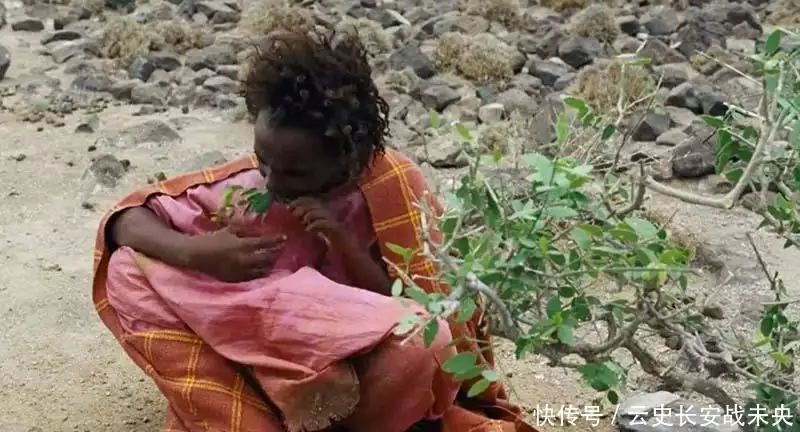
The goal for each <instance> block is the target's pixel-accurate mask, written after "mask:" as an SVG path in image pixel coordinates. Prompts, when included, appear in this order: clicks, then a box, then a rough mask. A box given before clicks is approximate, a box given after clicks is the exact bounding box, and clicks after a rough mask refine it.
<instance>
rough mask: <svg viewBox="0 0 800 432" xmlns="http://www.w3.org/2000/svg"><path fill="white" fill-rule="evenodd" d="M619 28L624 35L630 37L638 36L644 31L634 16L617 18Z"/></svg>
mask: <svg viewBox="0 0 800 432" xmlns="http://www.w3.org/2000/svg"><path fill="white" fill-rule="evenodd" d="M616 21H617V26H619V29H620V30H622V32H623V33H625V34H627V35H629V36H636V35H637V34H639V33H640V32H641V31H642V27H641V25H639V20H638V19H637V18H636V16H634V15H623V16H618V17H617V18H616Z"/></svg>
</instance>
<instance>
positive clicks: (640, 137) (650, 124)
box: [631, 109, 672, 141]
mask: <svg viewBox="0 0 800 432" xmlns="http://www.w3.org/2000/svg"><path fill="white" fill-rule="evenodd" d="M671 125H672V119H670V117H669V114H668V113H667V112H665V111H660V110H659V111H656V110H654V109H651V110H650V111H648V112H647V113H646V114H645V116H644V118H642V121H640V122H638V124H637V125H636V127H635V128H634V130H633V133H631V138H633V140H635V141H655V140H656V138H658V137H659V136H660V135H661V134H663V133H665V132H666V131H668V130H669V128H670V126H671Z"/></svg>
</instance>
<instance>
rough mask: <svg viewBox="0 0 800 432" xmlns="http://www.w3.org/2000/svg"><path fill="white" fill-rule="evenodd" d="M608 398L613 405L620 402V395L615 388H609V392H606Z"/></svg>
mask: <svg viewBox="0 0 800 432" xmlns="http://www.w3.org/2000/svg"><path fill="white" fill-rule="evenodd" d="M606 398H608V401H609V402H611V404H612V405H616V404H618V403H619V395H618V394H617V392H615V391H614V390H609V391H608V393H606Z"/></svg>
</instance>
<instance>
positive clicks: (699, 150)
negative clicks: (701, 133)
mask: <svg viewBox="0 0 800 432" xmlns="http://www.w3.org/2000/svg"><path fill="white" fill-rule="evenodd" d="M714 158H715V153H714V148H713V146H712V145H711V144H710V143H709V142H707V141H704V140H703V139H702V138H698V137H692V138H691V139H690V140H689V141H688V142H685V143H684V144H681V145H679V146H678V147H675V150H674V152H673V153H672V172H673V174H674V175H675V177H677V178H699V177H703V176H705V175H708V174H712V173H713V172H714Z"/></svg>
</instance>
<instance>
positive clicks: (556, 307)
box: [547, 296, 561, 318]
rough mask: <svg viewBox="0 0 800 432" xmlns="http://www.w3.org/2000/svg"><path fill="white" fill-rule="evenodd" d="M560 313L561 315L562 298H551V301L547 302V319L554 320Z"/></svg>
mask: <svg viewBox="0 0 800 432" xmlns="http://www.w3.org/2000/svg"><path fill="white" fill-rule="evenodd" d="M559 313H561V298H560V297H558V296H553V297H550V300H548V301H547V317H548V318H553V317H554V316H556V315H557V314H559Z"/></svg>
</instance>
